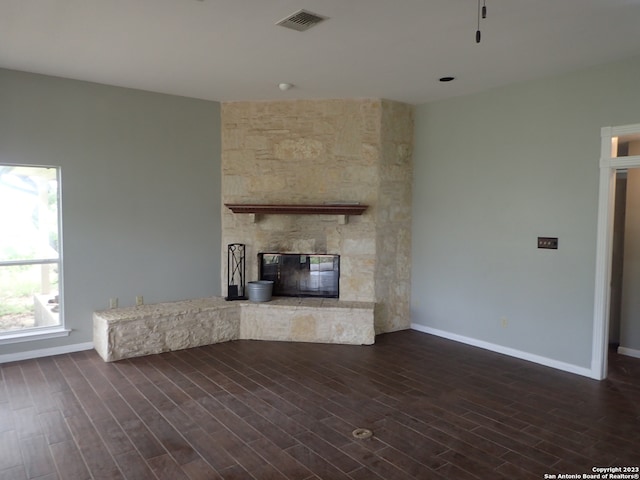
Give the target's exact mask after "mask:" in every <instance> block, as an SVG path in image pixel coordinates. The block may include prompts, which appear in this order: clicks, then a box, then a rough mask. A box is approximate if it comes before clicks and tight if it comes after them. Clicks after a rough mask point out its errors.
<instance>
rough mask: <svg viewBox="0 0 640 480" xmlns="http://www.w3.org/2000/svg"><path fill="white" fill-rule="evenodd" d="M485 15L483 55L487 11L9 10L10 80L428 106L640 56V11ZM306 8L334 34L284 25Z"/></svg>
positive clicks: (3, 18) (625, 1) (624, 3)
mask: <svg viewBox="0 0 640 480" xmlns="http://www.w3.org/2000/svg"><path fill="white" fill-rule="evenodd" d="M486 4H487V8H488V17H487V19H486V20H482V21H481V30H482V42H481V43H480V44H476V43H475V30H476V15H477V2H476V0H203V1H199V0H0V67H4V68H10V69H15V70H23V71H28V72H36V73H43V74H49V75H56V76H60V77H67V78H74V79H80V80H89V81H93V82H99V83H105V84H110V85H119V86H124V87H132V88H139V89H144V90H150V91H154V92H163V93H171V94H176V95H183V96H188V97H196V98H203V99H209V100H218V101H232V100H269V99H282V98H352V97H356V98H357V97H374V98H388V99H393V100H399V101H404V102H408V103H413V104H419V103H424V102H428V101H432V100H437V99H442V98H446V97H451V96H456V95H462V94H467V93H473V92H478V91H482V90H486V89H489V88H492V87H496V86H500V85H505V84H509V83H513V82H520V81H525V80H528V79H533V78H540V77H545V76H549V75H554V74H559V73H564V72H569V71H572V70H577V69H580V68H583V67H587V66H590V65H596V64H601V63H605V62H609V61H614V60H618V59H623V58H630V57H634V56H636V55H640V0H486ZM301 8H304V9H307V10H310V11H313V12H315V13H318V14H320V15H324V16H327V17H329V20H327V21H325V22H323V23H321V24H320V25H318V26H316V27H314V28H312V29H310V30H308V31H307V32H296V31H293V30H288V29H285V28H283V27H279V26H276V25H275V23H276V22H277V21H279V20H281V19H282V18H283V17H286V16H288V15H289V14H291V13H293V12H295V11H297V10H299V9H301ZM444 75H453V76H455V77H456V80H455V81H454V82H451V83H448V84H444V83H440V82H438V78H439V77H441V76H444ZM280 82H289V83H292V84H294V85H295V88H293V89H291V90H289V91H287V92H282V91H280V90H279V89H278V88H277V85H278V83H280Z"/></svg>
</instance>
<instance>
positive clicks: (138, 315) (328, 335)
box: [93, 297, 375, 362]
mask: <svg viewBox="0 0 640 480" xmlns="http://www.w3.org/2000/svg"><path fill="white" fill-rule="evenodd" d="M374 305H375V304H374V303H371V302H343V301H339V300H334V299H315V298H284V297H279V298H274V299H273V300H272V301H270V302H263V303H254V302H248V301H234V302H227V301H225V300H224V299H222V298H219V297H212V298H202V299H196V300H185V301H180V302H169V303H159V304H151V305H141V306H136V307H125V308H115V309H110V310H102V311H98V312H94V314H93V343H94V348H95V349H96V351H97V352H98V354H99V355H100V356H101V357H102V359H103V360H105V361H107V362H110V361H114V360H121V359H123V358H130V357H138V356H142V355H150V354H154V353H162V352H168V351H172V350H181V349H184V348H192V347H199V346H202V345H210V344H213V343H220V342H226V341H230V340H238V339H243V340H279V341H297V342H319V343H340V344H351V345H371V344H373V343H374V340H375V331H374V318H373V312H374Z"/></svg>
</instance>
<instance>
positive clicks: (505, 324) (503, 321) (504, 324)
mask: <svg viewBox="0 0 640 480" xmlns="http://www.w3.org/2000/svg"><path fill="white" fill-rule="evenodd" d="M500 326H501V327H502V328H507V327H508V326H509V320H507V319H506V318H505V317H502V318H501V319H500Z"/></svg>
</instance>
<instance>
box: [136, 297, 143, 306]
mask: <svg viewBox="0 0 640 480" xmlns="http://www.w3.org/2000/svg"><path fill="white" fill-rule="evenodd" d="M136 305H137V306H140V305H144V298H143V297H142V295H136Z"/></svg>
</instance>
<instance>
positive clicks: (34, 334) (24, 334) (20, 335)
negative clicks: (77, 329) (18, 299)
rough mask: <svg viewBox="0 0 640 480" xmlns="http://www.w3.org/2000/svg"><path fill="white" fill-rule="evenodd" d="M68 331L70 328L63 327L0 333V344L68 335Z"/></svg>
mask: <svg viewBox="0 0 640 480" xmlns="http://www.w3.org/2000/svg"><path fill="white" fill-rule="evenodd" d="M70 333H71V330H68V329H66V328H64V327H44V328H30V329H26V330H22V331H19V332H7V333H0V345H6V344H9V343H21V342H32V341H34V340H46V339H48V338H57V337H68V336H69V334H70Z"/></svg>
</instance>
